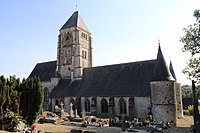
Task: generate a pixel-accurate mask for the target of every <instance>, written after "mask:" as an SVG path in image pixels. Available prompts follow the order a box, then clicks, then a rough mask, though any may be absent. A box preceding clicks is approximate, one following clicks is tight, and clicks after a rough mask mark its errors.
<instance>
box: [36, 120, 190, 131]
mask: <svg viewBox="0 0 200 133" xmlns="http://www.w3.org/2000/svg"><path fill="white" fill-rule="evenodd" d="M191 125H193V117H192V116H184V117H183V118H180V119H178V121H177V127H175V128H170V129H168V130H166V131H164V132H166V133H189V132H190V127H191ZM97 128H99V127H95V126H88V127H87V128H85V127H79V126H78V125H73V124H70V125H69V124H67V125H54V124H37V129H38V130H43V131H46V132H59V133H61V132H63V133H64V132H65V133H66V132H70V130H71V129H81V130H83V131H96V130H97Z"/></svg>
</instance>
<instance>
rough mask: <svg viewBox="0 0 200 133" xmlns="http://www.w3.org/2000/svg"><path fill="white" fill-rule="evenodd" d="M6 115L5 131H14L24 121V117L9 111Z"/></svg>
mask: <svg viewBox="0 0 200 133" xmlns="http://www.w3.org/2000/svg"><path fill="white" fill-rule="evenodd" d="M4 113H5V115H4V130H7V131H14V130H13V129H14V127H15V126H16V125H17V124H18V123H19V122H20V121H21V120H22V117H21V116H19V115H18V113H14V112H13V111H10V110H9V109H6V111H4Z"/></svg>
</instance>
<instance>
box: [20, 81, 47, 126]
mask: <svg viewBox="0 0 200 133" xmlns="http://www.w3.org/2000/svg"><path fill="white" fill-rule="evenodd" d="M22 88H23V89H21V90H20V91H21V98H20V101H21V102H20V109H21V115H22V116H23V118H25V119H26V120H27V123H28V124H29V125H31V124H33V123H34V122H35V120H36V118H37V116H38V115H39V114H40V113H41V109H42V104H43V100H44V91H43V89H42V85H41V82H40V80H39V79H38V78H36V77H34V78H28V79H27V80H23V81H22Z"/></svg>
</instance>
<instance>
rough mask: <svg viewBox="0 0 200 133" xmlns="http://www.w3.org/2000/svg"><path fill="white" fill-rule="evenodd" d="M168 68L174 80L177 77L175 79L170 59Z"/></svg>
mask: <svg viewBox="0 0 200 133" xmlns="http://www.w3.org/2000/svg"><path fill="white" fill-rule="evenodd" d="M169 70H170V72H171V74H172V77H173V78H174V79H175V80H177V79H176V75H175V72H174V68H173V65H172V62H171V61H170V64H169Z"/></svg>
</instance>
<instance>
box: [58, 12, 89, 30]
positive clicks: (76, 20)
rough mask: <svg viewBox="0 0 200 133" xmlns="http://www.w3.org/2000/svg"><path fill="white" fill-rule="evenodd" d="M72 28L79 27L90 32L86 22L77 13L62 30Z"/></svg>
mask: <svg viewBox="0 0 200 133" xmlns="http://www.w3.org/2000/svg"><path fill="white" fill-rule="evenodd" d="M72 27H79V28H81V29H83V30H85V31H87V32H89V29H88V27H87V26H86V24H85V22H84V21H83V19H82V17H81V16H80V13H79V12H78V11H75V12H74V13H73V14H72V16H71V17H70V18H69V19H68V20H67V22H66V23H65V24H64V25H63V26H62V28H61V29H60V30H63V29H67V28H72Z"/></svg>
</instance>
